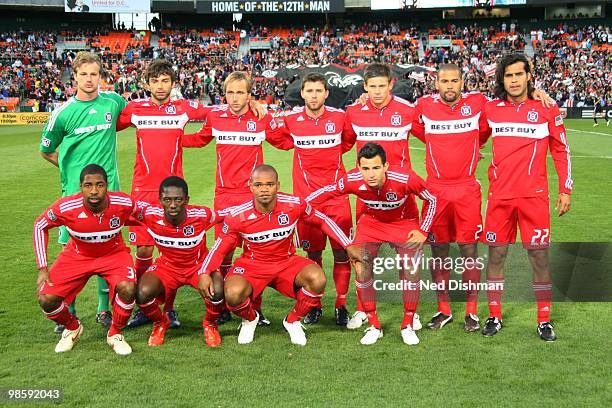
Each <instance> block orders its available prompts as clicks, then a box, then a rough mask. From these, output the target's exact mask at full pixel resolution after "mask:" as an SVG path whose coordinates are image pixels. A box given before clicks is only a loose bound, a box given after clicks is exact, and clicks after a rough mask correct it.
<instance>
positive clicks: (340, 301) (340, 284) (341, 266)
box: [334, 261, 351, 309]
mask: <svg viewBox="0 0 612 408" xmlns="http://www.w3.org/2000/svg"><path fill="white" fill-rule="evenodd" d="M350 281H351V264H350V263H349V261H346V262H334V284H335V285H336V304H335V306H334V307H335V308H336V309H338V308H339V307H343V306H345V307H346V294H347V293H348V289H349V284H350Z"/></svg>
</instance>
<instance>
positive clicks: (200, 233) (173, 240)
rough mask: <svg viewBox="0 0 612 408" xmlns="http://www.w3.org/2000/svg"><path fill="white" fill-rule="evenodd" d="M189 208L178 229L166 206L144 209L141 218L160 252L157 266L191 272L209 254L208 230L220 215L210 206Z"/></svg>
mask: <svg viewBox="0 0 612 408" xmlns="http://www.w3.org/2000/svg"><path fill="white" fill-rule="evenodd" d="M139 204H140V203H139ZM185 208H186V211H187V217H186V218H185V220H184V221H183V222H182V223H181V224H180V225H178V226H174V225H172V224H170V223H169V222H168V221H166V219H165V218H164V209H163V208H162V207H159V206H154V205H148V204H147V205H145V206H144V208H142V209H141V210H140V214H139V215H138V219H139V220H140V222H142V223H143V224H144V225H145V226H146V227H147V231H148V232H149V234H150V235H151V237H152V238H153V240H154V241H155V246H156V247H157V249H158V250H159V253H160V256H159V257H158V258H157V260H156V261H155V262H156V263H159V262H162V263H163V264H165V265H169V266H171V267H172V268H173V269H188V268H190V267H193V266H195V265H198V264H200V263H201V262H202V261H203V260H204V257H205V256H206V254H207V253H208V248H206V230H207V229H209V228H210V227H211V226H212V225H213V224H216V223H217V222H218V221H219V217H218V214H216V213H215V212H214V211H213V210H211V209H210V208H208V207H201V206H194V205H187V206H186V207H185ZM220 219H221V220H222V219H223V218H222V217H221V218H220Z"/></svg>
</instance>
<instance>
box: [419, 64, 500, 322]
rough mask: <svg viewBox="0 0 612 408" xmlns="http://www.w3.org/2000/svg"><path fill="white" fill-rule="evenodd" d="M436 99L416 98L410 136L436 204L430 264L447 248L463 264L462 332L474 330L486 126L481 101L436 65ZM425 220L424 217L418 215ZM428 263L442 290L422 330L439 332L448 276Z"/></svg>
mask: <svg viewBox="0 0 612 408" xmlns="http://www.w3.org/2000/svg"><path fill="white" fill-rule="evenodd" d="M436 88H437V90H438V94H435V95H428V96H423V97H421V98H419V100H418V101H417V104H416V110H417V120H416V121H415V123H414V124H413V127H412V132H413V134H414V135H415V136H416V137H417V138H419V139H421V140H422V141H423V142H424V143H425V151H426V153H425V167H426V169H427V188H428V189H429V190H430V191H431V193H432V194H434V195H435V196H436V198H437V199H438V217H437V218H436V222H435V224H434V225H432V228H431V233H430V234H429V238H428V239H429V241H431V251H432V255H433V257H434V259H440V260H443V259H446V258H447V257H448V255H449V249H450V245H449V243H450V242H455V241H456V242H457V243H458V245H459V250H460V252H461V256H462V257H463V258H464V260H465V261H466V262H464V264H465V265H469V266H470V267H466V270H465V272H464V273H463V276H462V279H463V282H466V283H467V284H469V285H471V287H473V289H469V290H467V291H466V292H467V293H466V295H467V304H466V309H465V319H464V329H465V330H466V331H468V332H473V331H477V330H479V329H480V323H479V319H478V316H477V307H478V290H477V289H476V288H477V284H478V283H479V282H480V269H479V268H478V266H477V265H476V262H475V260H476V257H477V256H478V247H477V242H478V240H479V236H480V233H481V232H482V218H481V215H480V205H481V201H482V197H481V190H480V183H479V182H478V180H477V179H476V176H475V172H476V165H477V164H478V160H479V154H480V152H479V149H480V145H481V140H482V141H484V140H486V136H488V135H487V134H486V132H487V129H488V126H487V124H486V120H485V118H484V114H483V113H482V110H483V108H484V105H485V103H486V102H487V98H486V97H485V96H484V95H483V94H481V93H480V92H470V93H463V94H462V93H461V90H462V89H463V78H462V76H461V69H460V68H459V67H458V66H457V65H455V64H442V65H440V66H439V68H438V72H437V77H436ZM423 215H425V214H423ZM442 264H443V263H438V262H434V265H433V268H432V272H431V273H432V277H433V280H434V281H435V282H436V284H439V285H440V287H443V288H444V289H443V290H438V291H437V297H438V311H437V312H436V313H435V314H434V316H433V317H432V319H431V320H430V322H429V323H428V324H427V327H428V328H430V329H441V328H442V327H444V326H445V325H446V324H447V323H449V322H451V321H452V320H453V315H452V313H451V309H450V303H449V297H448V285H449V278H450V270H448V269H443V267H442Z"/></svg>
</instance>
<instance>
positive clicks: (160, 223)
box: [156, 220, 166, 225]
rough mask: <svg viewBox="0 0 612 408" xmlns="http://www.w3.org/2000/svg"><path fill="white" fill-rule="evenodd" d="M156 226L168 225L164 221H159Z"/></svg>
mask: <svg viewBox="0 0 612 408" xmlns="http://www.w3.org/2000/svg"><path fill="white" fill-rule="evenodd" d="M156 224H159V225H166V224H164V220H157V222H156Z"/></svg>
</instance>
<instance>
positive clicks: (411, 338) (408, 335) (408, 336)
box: [401, 326, 420, 346]
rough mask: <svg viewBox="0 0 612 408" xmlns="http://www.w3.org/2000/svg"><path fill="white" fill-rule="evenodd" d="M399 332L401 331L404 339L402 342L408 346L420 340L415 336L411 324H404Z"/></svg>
mask: <svg viewBox="0 0 612 408" xmlns="http://www.w3.org/2000/svg"><path fill="white" fill-rule="evenodd" d="M401 333H402V340H404V343H406V344H408V345H409V346H414V345H416V344H419V341H420V340H419V338H418V337H417V334H416V332H415V331H414V329H413V328H412V327H411V326H406V328H405V329H402V332H401Z"/></svg>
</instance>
